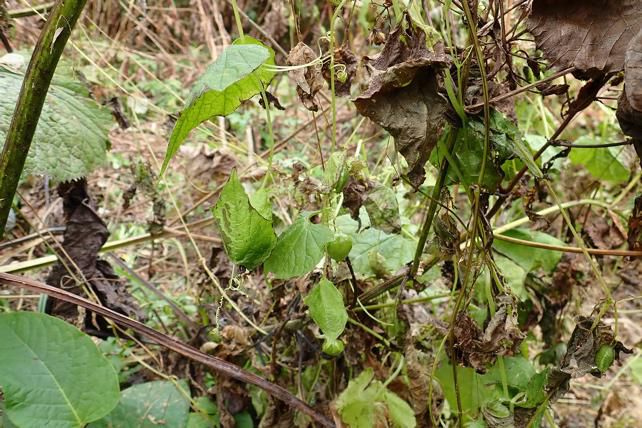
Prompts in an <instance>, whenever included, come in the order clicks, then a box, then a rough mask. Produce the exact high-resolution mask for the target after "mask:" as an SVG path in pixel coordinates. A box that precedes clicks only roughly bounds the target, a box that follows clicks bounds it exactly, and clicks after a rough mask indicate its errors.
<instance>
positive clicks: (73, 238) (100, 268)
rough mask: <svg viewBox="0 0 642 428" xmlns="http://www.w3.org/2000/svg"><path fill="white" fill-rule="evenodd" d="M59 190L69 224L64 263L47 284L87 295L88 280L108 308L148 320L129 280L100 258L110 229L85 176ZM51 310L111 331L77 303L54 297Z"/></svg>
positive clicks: (94, 328)
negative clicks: (93, 198) (100, 215)
mask: <svg viewBox="0 0 642 428" xmlns="http://www.w3.org/2000/svg"><path fill="white" fill-rule="evenodd" d="M58 193H59V194H60V196H61V197H62V198H63V210H64V214H65V220H66V226H67V227H66V229H65V233H64V241H63V243H62V249H63V251H61V252H60V254H59V257H60V258H61V260H63V261H64V263H60V262H58V263H57V264H56V265H54V267H53V268H52V269H51V272H50V273H49V276H47V280H46V282H47V284H49V285H51V286H54V287H59V288H62V289H65V290H67V291H70V292H72V293H75V294H78V295H80V296H83V297H87V296H86V294H85V291H84V288H83V286H82V282H85V285H86V286H88V287H91V289H92V292H93V293H94V294H95V295H96V296H97V297H98V299H99V300H100V303H102V304H103V305H104V306H106V307H107V308H109V309H112V310H114V311H116V312H119V313H121V314H123V315H127V316H129V317H131V318H135V319H139V320H144V319H145V315H144V313H143V311H142V310H141V309H140V308H139V306H138V304H137V303H136V301H135V300H134V298H133V297H132V296H131V295H130V294H129V291H128V290H127V287H126V285H125V282H124V281H123V280H122V279H120V278H119V277H118V276H117V275H116V274H115V273H114V271H113V269H112V267H111V265H110V264H109V263H107V262H106V261H105V260H101V259H100V258H98V251H99V250H100V249H101V248H102V246H103V245H104V244H105V242H106V241H107V238H108V237H109V231H108V230H107V225H106V224H105V222H104V221H103V220H102V219H101V218H100V217H99V216H98V214H97V213H96V211H95V209H94V203H93V201H92V199H91V197H90V196H89V193H88V191H87V182H86V181H85V180H84V179H82V180H76V181H72V182H67V183H62V184H61V185H60V186H59V187H58ZM76 279H79V280H78V281H76ZM83 279H84V280H86V281H83ZM48 312H49V313H51V314H53V315H57V316H59V317H61V318H63V319H65V320H67V321H69V322H75V323H77V324H78V327H81V328H85V329H87V330H91V331H94V332H104V333H106V334H109V329H108V325H107V323H106V322H105V321H104V320H103V319H102V318H100V317H96V318H93V317H92V315H91V314H89V313H84V312H82V311H79V310H78V309H77V307H76V305H73V304H70V303H66V302H63V301H60V300H55V299H51V300H50V301H49V302H48Z"/></svg>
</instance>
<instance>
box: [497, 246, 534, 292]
mask: <svg viewBox="0 0 642 428" xmlns="http://www.w3.org/2000/svg"><path fill="white" fill-rule="evenodd" d="M495 263H496V265H497V268H498V269H499V273H500V274H501V275H502V278H503V279H504V284H505V285H506V286H507V287H508V288H509V289H510V290H511V291H512V292H513V294H514V295H515V296H516V297H518V298H519V300H521V301H525V300H526V299H528V293H527V292H526V287H525V285H524V281H525V280H526V274H527V273H528V272H526V271H525V270H524V268H522V267H521V266H519V265H518V264H517V263H515V262H513V261H512V260H511V259H509V258H507V257H502V256H497V257H495Z"/></svg>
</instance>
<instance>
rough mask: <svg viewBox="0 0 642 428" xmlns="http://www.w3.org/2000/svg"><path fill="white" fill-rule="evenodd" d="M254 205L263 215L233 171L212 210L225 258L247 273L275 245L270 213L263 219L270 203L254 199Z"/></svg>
mask: <svg viewBox="0 0 642 428" xmlns="http://www.w3.org/2000/svg"><path fill="white" fill-rule="evenodd" d="M266 201H267V202H266ZM255 205H256V206H258V207H259V208H260V209H261V211H262V212H263V213H261V212H260V211H259V210H257V209H256V208H255V206H253V205H252V203H251V202H250V199H249V198H248V196H247V194H246V193H245V190H244V189H243V185H242V184H241V182H240V181H239V178H238V176H237V174H236V171H232V174H231V175H230V179H229V180H228V182H227V183H226V184H225V187H223V190H222V191H221V196H220V198H219V200H218V202H216V205H215V206H214V209H213V212H214V218H215V219H216V222H217V224H218V227H219V229H220V231H221V236H222V238H223V244H224V245H225V251H226V252H227V255H228V256H229V257H230V260H232V261H233V262H234V263H237V264H239V265H241V266H245V267H246V268H248V269H254V268H255V267H256V266H258V265H260V264H261V263H263V261H264V260H265V259H266V258H267V257H268V256H269V255H270V251H272V248H274V245H275V244H276V235H275V234H274V230H273V229H272V218H271V212H270V216H269V219H266V218H265V217H266V215H267V209H268V207H269V200H267V198H265V199H257V200H256V201H255Z"/></svg>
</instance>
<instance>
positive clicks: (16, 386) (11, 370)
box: [0, 312, 119, 428]
mask: <svg viewBox="0 0 642 428" xmlns="http://www.w3.org/2000/svg"><path fill="white" fill-rule="evenodd" d="M0 387H2V391H3V394H4V399H5V411H6V413H7V415H8V416H9V418H10V419H11V421H12V422H13V423H14V424H16V425H17V426H19V427H21V428H30V427H34V428H40V427H43V426H47V427H59V428H69V427H79V428H80V427H83V426H85V425H86V424H87V423H88V422H91V421H95V420H97V419H100V418H101V417H103V416H105V415H106V414H107V413H109V411H110V410H111V409H113V408H114V406H116V404H117V403H118V398H119V388H118V376H117V375H116V372H115V371H114V368H113V367H112V365H111V364H110V363H109V361H108V360H107V359H106V358H105V357H104V356H103V355H102V354H101V353H100V351H99V350H98V348H97V347H96V345H95V344H94V343H93V342H92V340H91V339H90V338H89V336H87V335H85V334H83V333H82V332H81V331H80V330H78V329H77V328H75V327H74V326H72V325H70V324H67V323H66V322H64V321H61V320H59V319H57V318H54V317H51V316H49V315H45V314H39V313H33V312H15V313H7V314H2V315H0Z"/></svg>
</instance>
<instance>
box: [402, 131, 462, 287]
mask: <svg viewBox="0 0 642 428" xmlns="http://www.w3.org/2000/svg"><path fill="white" fill-rule="evenodd" d="M456 141H457V129H455V128H452V129H451V130H450V131H449V134H448V143H447V147H446V152H447V153H450V152H451V151H452V149H453V147H454V146H455V142H456ZM448 165H449V162H448V160H447V157H444V159H443V160H442V162H441V167H440V168H439V175H438V176H437V182H436V183H435V187H434V188H433V191H432V196H431V198H430V204H429V205H428V211H427V212H426V217H425V218H424V224H423V226H422V227H421V233H420V235H419V243H418V244H417V248H416V249H415V257H414V259H413V261H412V267H411V268H410V272H409V273H408V276H409V277H410V278H413V277H414V276H415V275H416V274H417V271H418V270H419V261H420V260H421V255H422V254H423V252H424V247H425V245H426V241H427V240H428V233H429V232H430V228H431V227H432V222H433V219H434V218H435V214H436V213H437V207H438V206H439V200H440V199H441V198H440V195H441V189H442V188H443V187H444V183H445V182H446V176H447V175H448Z"/></svg>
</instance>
